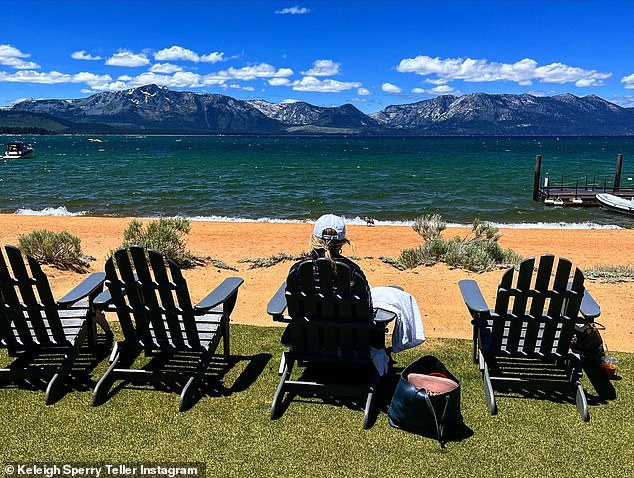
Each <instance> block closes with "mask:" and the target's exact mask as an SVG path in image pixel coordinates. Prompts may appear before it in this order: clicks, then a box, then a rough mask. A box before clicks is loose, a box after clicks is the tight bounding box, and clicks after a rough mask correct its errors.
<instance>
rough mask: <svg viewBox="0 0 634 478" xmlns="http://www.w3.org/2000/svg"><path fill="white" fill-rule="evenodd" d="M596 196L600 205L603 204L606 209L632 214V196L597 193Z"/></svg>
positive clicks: (633, 202) (633, 209)
mask: <svg viewBox="0 0 634 478" xmlns="http://www.w3.org/2000/svg"><path fill="white" fill-rule="evenodd" d="M596 198H597V201H599V204H601V206H605V207H607V208H608V209H611V210H613V211H618V212H622V213H625V214H634V198H632V199H625V198H621V197H618V196H614V195H613V194H597V196H596Z"/></svg>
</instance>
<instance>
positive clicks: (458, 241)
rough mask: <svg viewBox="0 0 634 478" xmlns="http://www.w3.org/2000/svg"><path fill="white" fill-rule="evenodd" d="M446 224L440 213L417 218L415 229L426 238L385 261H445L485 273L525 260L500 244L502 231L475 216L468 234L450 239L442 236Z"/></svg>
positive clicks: (402, 264)
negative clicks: (420, 243)
mask: <svg viewBox="0 0 634 478" xmlns="http://www.w3.org/2000/svg"><path fill="white" fill-rule="evenodd" d="M446 227H447V224H446V223H445V222H444V221H443V220H442V217H441V216H440V215H438V214H434V215H424V216H420V217H418V218H416V220H415V221H414V225H413V226H412V228H413V229H414V231H416V232H417V233H418V234H419V235H420V236H421V237H422V238H423V241H424V242H423V244H422V245H420V246H419V247H416V248H413V249H405V250H403V251H401V254H400V256H399V257H398V258H397V259H396V260H391V261H386V260H385V259H384V261H385V262H388V263H392V264H393V265H394V266H395V267H397V268H402V269H413V268H414V267H418V266H421V265H425V266H431V265H434V264H436V263H438V262H444V263H446V264H447V265H448V266H450V267H456V268H461V269H466V270H469V271H473V272H486V271H489V270H492V269H495V268H500V267H508V266H511V265H516V264H518V263H519V262H520V261H521V259H522V257H521V256H520V255H519V254H517V253H515V252H514V251H513V250H511V249H503V248H502V247H501V246H500V244H499V242H498V241H499V239H500V237H502V234H501V233H500V232H499V229H498V228H497V227H494V226H492V225H491V224H489V223H487V222H483V221H480V220H479V219H475V220H474V221H473V225H472V227H471V231H470V232H469V233H468V234H467V235H466V236H465V237H459V236H456V237H454V238H453V239H450V240H446V239H443V238H442V237H441V233H442V232H443V231H444V230H445V229H446ZM399 266H400V267H399Z"/></svg>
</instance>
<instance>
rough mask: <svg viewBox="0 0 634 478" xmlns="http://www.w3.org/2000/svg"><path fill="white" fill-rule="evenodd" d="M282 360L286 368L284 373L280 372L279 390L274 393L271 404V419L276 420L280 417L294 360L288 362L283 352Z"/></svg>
mask: <svg viewBox="0 0 634 478" xmlns="http://www.w3.org/2000/svg"><path fill="white" fill-rule="evenodd" d="M282 362H283V363H284V369H283V370H282V373H280V375H281V377H280V383H279V384H278V386H277V390H275V395H273V403H272V404H271V420H275V419H276V418H278V417H279V415H278V413H279V408H280V404H281V403H282V400H283V399H284V385H285V384H286V381H287V380H288V379H289V378H290V376H291V373H292V371H293V365H294V361H293V360H291V361H290V363H288V362H286V356H285V354H282Z"/></svg>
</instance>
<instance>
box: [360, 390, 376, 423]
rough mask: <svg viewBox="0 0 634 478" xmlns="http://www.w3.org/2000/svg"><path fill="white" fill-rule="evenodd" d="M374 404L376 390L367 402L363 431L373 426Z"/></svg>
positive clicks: (372, 391)
mask: <svg viewBox="0 0 634 478" xmlns="http://www.w3.org/2000/svg"><path fill="white" fill-rule="evenodd" d="M373 404H374V389H372V390H371V391H370V393H368V398H367V399H366V401H365V411H364V413H363V429H364V430H367V429H369V428H370V427H371V426H372V418H371V417H372V408H373V407H372V405H373Z"/></svg>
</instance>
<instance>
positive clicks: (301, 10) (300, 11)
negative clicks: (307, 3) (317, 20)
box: [275, 5, 310, 15]
mask: <svg viewBox="0 0 634 478" xmlns="http://www.w3.org/2000/svg"><path fill="white" fill-rule="evenodd" d="M309 12H310V9H308V8H306V7H300V6H299V5H295V6H294V7H287V8H282V9H281V10H277V11H276V12H275V13H276V14H278V15H289V14H290V15H305V14H307V13H309Z"/></svg>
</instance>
